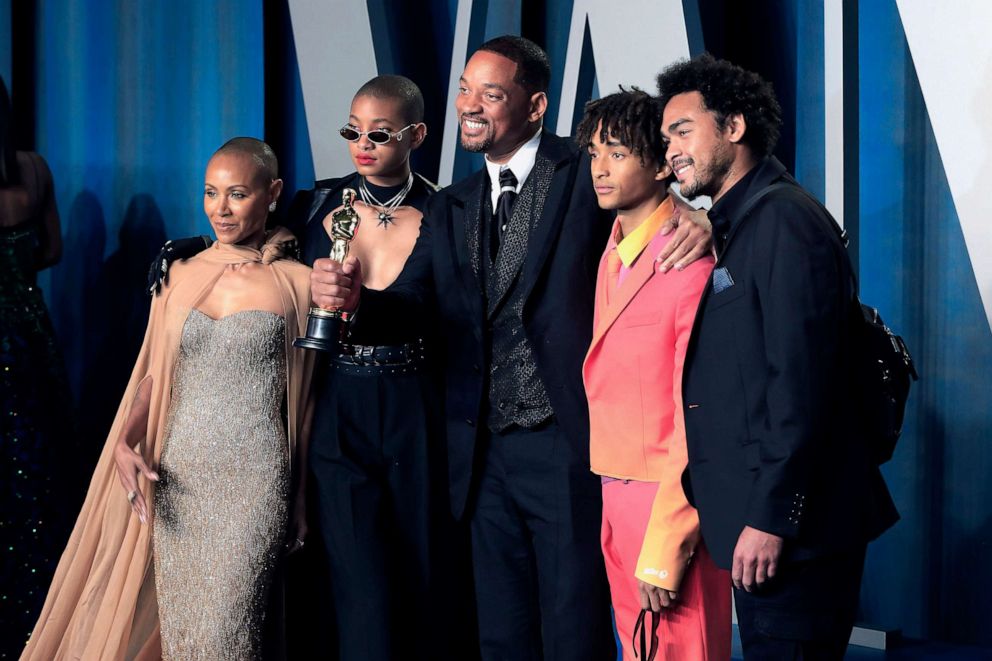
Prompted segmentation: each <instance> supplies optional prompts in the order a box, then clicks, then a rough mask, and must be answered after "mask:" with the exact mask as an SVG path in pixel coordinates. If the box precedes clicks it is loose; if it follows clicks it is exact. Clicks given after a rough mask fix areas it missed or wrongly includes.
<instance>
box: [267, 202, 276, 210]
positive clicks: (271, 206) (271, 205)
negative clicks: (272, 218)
mask: <svg viewBox="0 0 992 661" xmlns="http://www.w3.org/2000/svg"><path fill="white" fill-rule="evenodd" d="M275 210H276V203H275V202H273V203H272V204H270V205H269V211H275Z"/></svg>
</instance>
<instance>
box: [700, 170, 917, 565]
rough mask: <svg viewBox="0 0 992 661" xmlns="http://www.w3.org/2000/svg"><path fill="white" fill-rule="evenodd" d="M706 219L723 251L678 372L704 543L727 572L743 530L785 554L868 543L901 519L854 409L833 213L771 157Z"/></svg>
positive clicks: (846, 285) (847, 314)
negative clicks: (781, 545)
mask: <svg viewBox="0 0 992 661" xmlns="http://www.w3.org/2000/svg"><path fill="white" fill-rule="evenodd" d="M775 182H787V183H788V184H789V185H788V186H786V187H785V188H784V189H783V190H778V191H774V192H772V193H770V194H768V195H767V196H766V197H764V198H763V199H762V200H761V201H760V202H758V204H757V205H756V206H755V207H754V208H753V210H752V211H751V213H749V214H747V215H746V217H743V218H742V217H740V215H741V212H742V211H744V208H743V207H744V206H745V204H746V202H747V200H748V198H750V197H752V196H753V195H755V194H756V193H757V192H758V191H760V190H762V189H763V188H765V187H766V186H769V185H771V184H772V183H775ZM721 203H723V204H721ZM711 217H712V219H713V222H714V241H715V243H716V245H717V246H718V247H720V246H721V245H722V251H721V252H720V254H719V258H718V260H717V263H716V266H715V269H714V272H713V275H712V276H711V278H710V281H709V284H708V285H707V287H706V289H705V291H704V293H703V296H702V300H701V301H700V304H699V309H698V312H697V314H696V319H695V324H694V327H693V331H692V336H691V338H690V341H689V347H688V351H687V355H686V366H685V370H684V374H683V401H684V407H685V421H686V434H687V439H688V449H689V465H688V468H687V469H686V472H685V474H684V475H683V485H684V486H685V488H686V493H687V495H688V496H689V500H690V502H692V503H693V504H694V505H695V506H696V507H697V508H698V510H699V515H700V521H701V525H702V531H703V538H704V539H705V541H706V544H707V547H708V548H709V551H710V553H711V555H712V557H713V559H714V560H715V561H716V563H717V564H718V565H720V566H722V567H725V568H730V565H731V559H732V556H733V550H734V546H735V545H736V542H737V538H738V536H739V535H740V532H741V530H742V529H743V527H744V526H745V525H749V526H751V527H753V528H757V529H759V530H763V531H765V532H769V533H773V534H776V535H779V536H782V537H784V538H786V540H787V541H786V546H785V548H786V555H785V558H786V559H787V560H788V559H790V558H791V559H803V558H810V557H815V556H817V555H822V554H825V553H829V552H831V551H833V550H840V549H844V548H849V547H851V546H855V545H859V544H864V543H865V542H866V541H868V540H870V539H873V538H874V537H876V536H877V535H879V534H880V533H881V532H882V531H883V530H885V529H886V528H888V527H889V526H890V525H892V523H894V522H895V520H896V519H897V518H898V515H897V513H896V511H895V508H894V506H893V504H892V500H891V498H890V497H889V493H888V490H887V488H886V486H885V483H884V482H883V481H882V477H881V474H880V472H879V470H878V467H877V466H876V465H875V464H874V463H873V462H872V461H871V459H870V453H869V451H868V447H867V444H866V442H865V441H864V439H863V438H862V437H861V435H860V433H859V428H858V425H857V421H856V420H855V419H854V418H853V416H852V415H851V412H852V410H853V407H852V406H851V400H850V397H851V389H850V388H849V384H850V383H851V376H850V375H851V364H850V357H851V350H850V344H851V329H852V324H853V315H852V313H853V310H854V307H853V306H852V301H853V299H854V296H855V281H854V279H853V277H852V273H851V265H850V261H849V259H848V256H847V252H846V249H845V247H844V245H843V243H842V242H841V240H840V238H839V237H838V233H837V231H836V229H835V227H834V226H833V223H834V220H833V218H832V217H831V216H830V215H829V213H828V212H827V210H826V209H825V208H824V207H823V206H822V205H820V204H819V203H818V202H816V201H815V200H814V199H812V198H811V197H810V196H809V195H807V194H806V193H805V192H804V191H803V190H802V189H801V188H800V187H799V184H798V183H796V181H795V180H794V179H793V178H792V177H791V176H790V175H789V174H788V173H787V172H786V170H785V168H784V167H783V166H782V164H781V163H779V162H778V160H776V159H774V158H768V159H766V160H764V161H762V162H761V163H760V164H759V165H758V166H757V167H756V169H755V170H753V171H752V172H751V173H749V174H748V175H747V176H745V178H744V179H742V180H741V181H740V182H738V184H737V186H735V187H734V188H733V189H731V190H730V191H728V192H727V194H726V196H725V197H724V198H723V199H721V200H720V201H719V202H718V203H717V205H714V208H713V211H712V212H711ZM729 283H732V284H729Z"/></svg>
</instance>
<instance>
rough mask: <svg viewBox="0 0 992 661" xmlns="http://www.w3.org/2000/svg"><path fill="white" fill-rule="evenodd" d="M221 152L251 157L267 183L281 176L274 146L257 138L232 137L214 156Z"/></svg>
mask: <svg viewBox="0 0 992 661" xmlns="http://www.w3.org/2000/svg"><path fill="white" fill-rule="evenodd" d="M221 154H226V155H240V156H244V157H246V158H250V159H251V160H252V162H254V163H255V166H256V167H257V168H258V172H259V174H260V175H261V176H262V177H263V178H264V179H265V181H266V183H268V182H271V181H275V180H276V179H278V178H279V159H277V158H276V153H275V152H274V151H272V147H270V146H268V145H267V144H265V143H264V142H262V141H261V140H258V139H257V138H231V139H230V140H228V141H227V142H225V143H224V144H223V145H221V148H220V149H218V150H217V151H215V152H214V156H220V155H221Z"/></svg>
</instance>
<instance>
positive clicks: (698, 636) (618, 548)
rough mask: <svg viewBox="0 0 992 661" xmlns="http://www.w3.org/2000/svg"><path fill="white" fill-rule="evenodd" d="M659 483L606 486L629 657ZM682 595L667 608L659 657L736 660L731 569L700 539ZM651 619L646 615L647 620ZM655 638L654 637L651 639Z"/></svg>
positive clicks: (609, 555) (610, 569)
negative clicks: (639, 573) (641, 560)
mask: <svg viewBox="0 0 992 661" xmlns="http://www.w3.org/2000/svg"><path fill="white" fill-rule="evenodd" d="M657 491H658V485H657V483H654V482H636V481H628V482H623V481H616V482H608V483H606V484H604V485H603V529H602V533H601V541H602V545H603V558H604V559H605V561H606V574H607V577H608V578H609V581H610V596H611V598H612V601H613V611H614V614H615V617H616V623H617V632H618V634H619V636H620V643H621V645H623V658H624V661H635V659H636V661H644V660H643V659H637V658H636V657H635V656H634V649H635V646H634V644H633V642H632V637H633V634H634V624H635V623H636V622H637V616H638V615H639V614H640V612H641V605H640V598H639V596H638V594H639V593H638V590H637V582H638V581H637V577H636V576H634V572H635V571H636V565H637V558H638V556H639V555H640V552H641V542H642V541H643V540H644V531H645V527H646V526H647V522H648V518H649V516H650V514H651V506H652V505H653V503H654V497H655V493H657ZM678 595H679V599H678V601H677V602H676V605H675V606H674V607H672V608H666V609H662V612H661V622H660V624H659V625H658V628H657V629H656V630H655V631H656V634H657V636H658V655H657V656H656V657H655V660H656V661H661V660H662V659H665V660H667V661H707V660H709V659H714V660H718V661H726V660H727V659H729V658H730V624H731V622H730V572H728V571H726V570H723V569H720V568H718V567H717V566H716V565H714V564H713V561H712V560H711V559H710V555H709V553H708V552H707V551H706V547H705V546H703V544H702V543H701V542H700V544H699V546H698V547H697V548H696V552H695V554H694V555H693V557H692V563H691V564H690V565H689V569H688V570H687V571H686V573H685V576H684V577H683V579H682V585H681V586H680V588H679V591H678ZM650 622H651V618H650V616H646V617H645V624H646V625H647V624H649V623H650ZM648 640H649V641H650V638H649V639H648Z"/></svg>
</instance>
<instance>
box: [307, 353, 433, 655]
mask: <svg viewBox="0 0 992 661" xmlns="http://www.w3.org/2000/svg"><path fill="white" fill-rule="evenodd" d="M349 369H350V371H351V372H352V373H348V372H346V371H345V370H343V369H340V368H336V367H333V366H332V367H330V369H329V371H328V370H324V371H323V373H322V374H318V376H317V379H318V383H317V397H318V399H317V402H316V407H315V413H314V421H313V432H312V434H311V442H310V470H311V475H312V479H313V480H314V481H315V487H316V493H317V503H318V505H317V509H318V512H317V513H316V514H317V515H318V516H317V517H316V520H317V523H318V526H319V528H320V533H321V537H322V540H323V544H324V546H325V548H326V551H327V559H328V565H329V568H330V577H331V586H330V589H331V593H332V597H333V602H334V610H335V613H336V619H337V624H338V639H339V648H340V654H339V658H340V659H341V660H342V661H351V660H353V659H354V660H358V659H361V660H363V661H366V660H367V661H392V660H393V659H444V658H446V656H447V653H446V652H445V651H444V649H443V647H441V646H440V645H439V642H440V641H439V639H438V635H437V629H438V627H439V625H440V624H443V623H442V622H438V619H439V611H438V608H437V604H436V598H435V595H434V593H433V592H432V589H431V585H432V576H431V572H432V568H433V565H434V563H433V562H432V557H433V555H432V554H433V549H432V542H433V531H434V523H435V519H436V515H437V513H438V511H439V509H441V508H440V507H439V505H440V504H439V503H438V498H436V497H435V496H436V494H437V493H438V491H440V490H441V489H443V484H444V482H443V481H441V480H438V479H435V478H434V477H433V476H432V457H433V456H435V455H436V454H437V453H438V452H443V445H442V444H441V443H440V437H439V434H438V430H440V429H441V426H440V425H441V418H440V416H441V405H440V402H439V399H438V395H437V392H438V391H437V386H436V384H435V383H434V382H433V380H432V378H431V377H430V375H429V374H428V373H426V372H423V371H419V372H416V371H415V372H413V373H406V374H402V373H400V374H397V373H389V370H385V369H370V370H368V373H355V372H360V371H361V370H355V369H354V368H349ZM442 469H443V466H442Z"/></svg>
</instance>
